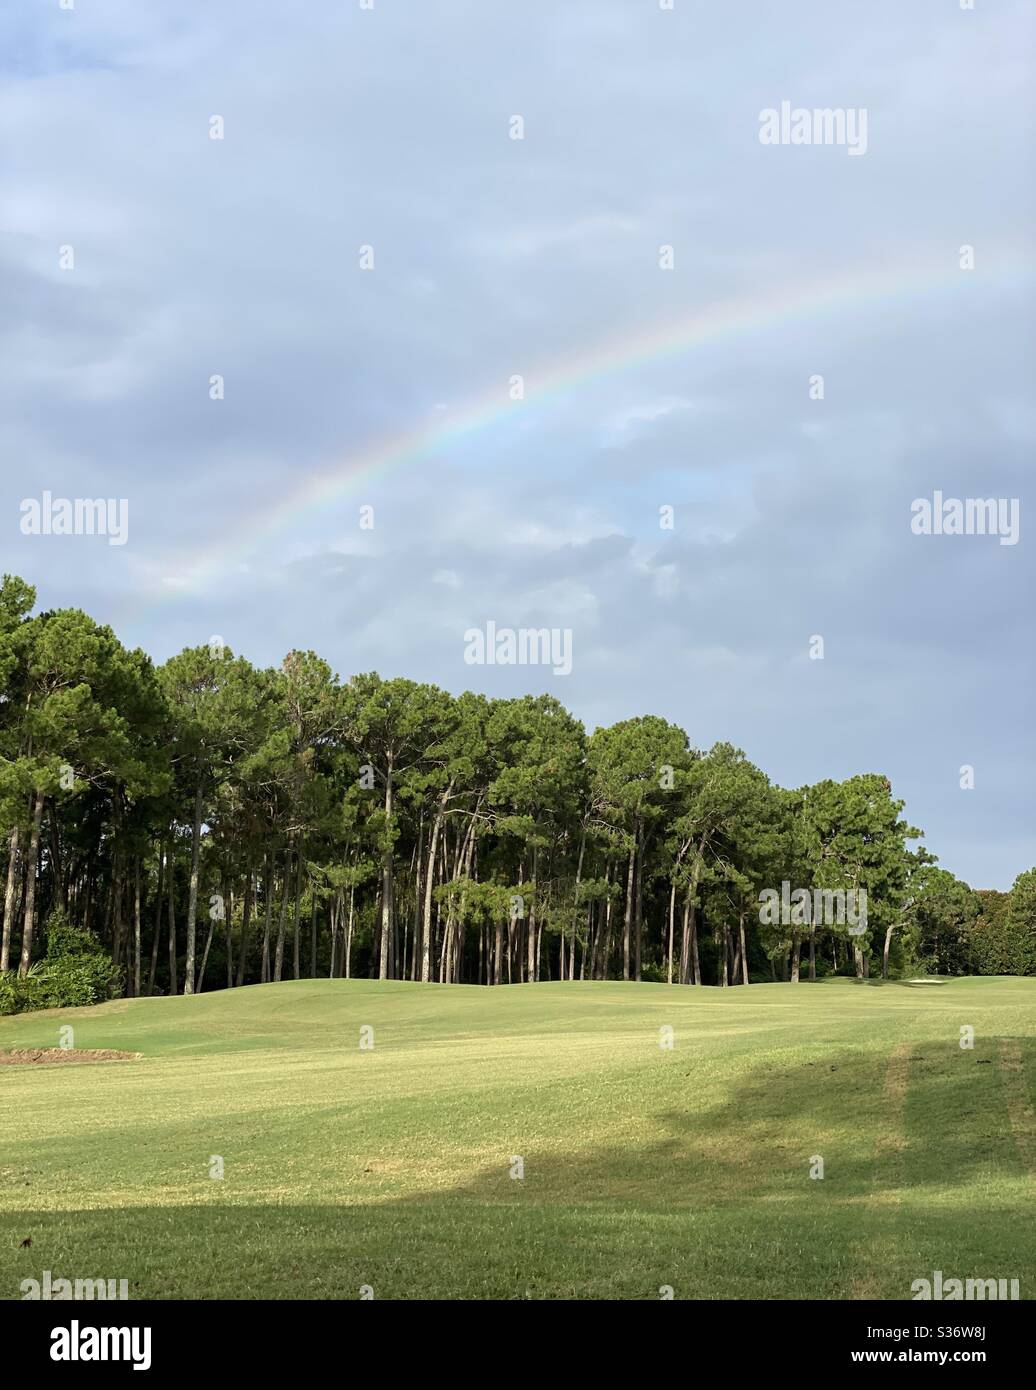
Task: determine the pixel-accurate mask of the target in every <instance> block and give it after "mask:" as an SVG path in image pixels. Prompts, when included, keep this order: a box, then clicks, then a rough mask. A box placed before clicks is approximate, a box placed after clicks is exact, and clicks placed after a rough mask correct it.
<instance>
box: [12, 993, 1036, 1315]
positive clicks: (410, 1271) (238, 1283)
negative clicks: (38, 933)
mask: <svg viewBox="0 0 1036 1390" xmlns="http://www.w3.org/2000/svg"><path fill="white" fill-rule="evenodd" d="M64 1024H71V1025H72V1026H73V1027H74V1029H75V1045H76V1047H82V1048H116V1049H120V1050H125V1051H130V1052H140V1053H142V1054H143V1058H142V1060H140V1061H119V1062H111V1063H104V1064H102V1063H97V1064H93V1065H83V1066H76V1065H50V1066H47V1065H35V1066H21V1067H19V1066H7V1067H0V1179H2V1181H0V1203H2V1206H0V1296H2V1297H7V1298H17V1297H20V1292H19V1284H20V1281H21V1280H22V1279H24V1278H28V1277H33V1278H37V1279H38V1278H40V1277H41V1274H42V1271H43V1270H45V1269H48V1270H50V1271H51V1272H52V1274H53V1275H54V1276H55V1277H57V1276H59V1275H60V1276H66V1277H71V1278H74V1277H77V1276H78V1277H90V1278H93V1277H97V1278H100V1277H105V1278H127V1279H129V1281H130V1285H131V1296H132V1297H136V1298H247V1297H276V1298H357V1297H359V1290H360V1287H361V1285H365V1284H369V1285H371V1286H372V1287H373V1289H374V1292H375V1297H377V1298H415V1297H431V1298H486V1297H492V1298H608V1297H614V1298H648V1299H654V1298H658V1297H659V1289H660V1287H661V1286H663V1285H671V1286H672V1287H673V1289H674V1291H675V1296H676V1297H677V1298H747V1297H761V1298H796V1297H806V1298H819V1299H825V1298H856V1297H878V1298H894V1299H902V1298H909V1297H910V1296H911V1290H910V1285H911V1281H912V1280H914V1279H918V1278H923V1277H928V1278H931V1276H932V1272H933V1271H934V1270H936V1269H939V1270H942V1271H943V1273H944V1275H945V1276H946V1277H954V1276H955V1277H962V1278H963V1277H968V1276H976V1277H978V1276H982V1277H1004V1278H1018V1279H1020V1280H1021V1291H1022V1297H1023V1298H1027V1297H1031V1296H1032V1291H1033V1288H1034V1286H1036V1270H1034V1263H1036V1259H1034V1255H1036V1244H1034V1240H1033V1225H1032V1210H1033V1208H1032V1198H1033V1175H1034V1170H1036V1129H1034V1122H1033V1108H1032V1076H1033V1067H1034V1062H1036V1046H1034V1042H1033V1038H1034V1034H1036V980H1023V979H961V980H953V981H945V982H938V981H933V982H928V983H917V984H911V983H901V984H895V983H893V984H886V985H882V984H880V983H860V984H857V983H854V982H851V981H843V980H839V981H828V982H822V983H819V984H814V985H808V984H802V985H799V986H798V987H794V986H791V985H753V986H751V987H749V988H747V989H745V988H737V989H729V990H726V991H721V990H719V989H703V988H697V989H695V988H683V989H681V988H675V987H674V988H668V987H665V986H659V985H633V984H626V985H624V984H540V985H525V986H514V987H509V988H500V989H480V988H477V987H470V986H452V987H450V986H435V985H430V986H429V985H425V986H422V985H415V984H406V983H396V982H385V983H378V982H374V981H352V982H347V981H340V980H335V981H317V980H313V981H302V982H298V983H290V984H281V985H261V986H253V987H251V988H247V989H241V990H234V991H230V992H222V993H219V994H211V995H202V996H200V997H196V998H193V999H184V998H162V999H151V1000H148V999H141V1000H122V1001H118V1002H116V1003H112V1004H106V1005H102V1006H100V1007H98V1008H94V1009H81V1010H62V1011H61V1012H59V1013H58V1012H51V1013H47V1014H29V1015H23V1016H20V1017H18V1018H13V1019H4V1020H0V1048H4V1049H6V1048H31V1047H48V1046H54V1045H55V1044H56V1043H57V1041H58V1028H59V1027H60V1026H62V1025H64ZM965 1024H969V1025H971V1026H972V1027H973V1028H974V1030H975V1047H974V1050H973V1051H967V1050H962V1049H961V1047H960V1046H959V1037H960V1028H961V1026H962V1025H965ZM361 1025H370V1026H372V1027H373V1029H374V1040H375V1046H374V1049H373V1050H372V1051H361V1050H360V1048H359V1038H360V1028H361ZM664 1025H669V1026H671V1027H672V1028H673V1030H674V1033H675V1045H674V1047H673V1049H672V1050H671V1051H667V1050H664V1049H663V1048H661V1047H660V1046H659V1036H660V1034H659V1030H660V1028H662V1027H663V1026H664ZM212 1155H220V1156H222V1158H223V1160H224V1163H225V1177H224V1178H223V1180H222V1181H216V1180H213V1179H211V1178H210V1177H209V1162H210V1157H211V1156H212ZM515 1155H521V1156H522V1157H523V1158H524V1161H525V1177H524V1180H523V1181H515V1180H512V1178H511V1177H510V1176H509V1168H510V1163H511V1159H512V1156H515ZM813 1155H820V1156H821V1157H822V1158H823V1161H824V1165H825V1176H824V1178H823V1180H822V1181H818V1180H811V1179H810V1177H809V1167H810V1159H811V1156H813ZM27 1238H31V1240H32V1244H31V1246H26V1247H25V1248H22V1247H21V1242H22V1241H23V1240H25V1239H27Z"/></svg>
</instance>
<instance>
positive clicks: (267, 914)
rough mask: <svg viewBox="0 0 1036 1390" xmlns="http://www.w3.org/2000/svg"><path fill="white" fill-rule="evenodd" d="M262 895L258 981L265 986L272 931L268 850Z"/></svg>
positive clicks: (268, 975)
mask: <svg viewBox="0 0 1036 1390" xmlns="http://www.w3.org/2000/svg"><path fill="white" fill-rule="evenodd" d="M263 894H264V896H265V898H266V905H265V908H264V919H265V925H264V927H263V958H262V965H261V966H260V972H259V979H260V982H261V983H262V984H264V985H265V984H269V982H270V933H271V932H272V930H273V859H272V856H271V854H270V851H269V850H267V851H266V855H265V857H264V860H263Z"/></svg>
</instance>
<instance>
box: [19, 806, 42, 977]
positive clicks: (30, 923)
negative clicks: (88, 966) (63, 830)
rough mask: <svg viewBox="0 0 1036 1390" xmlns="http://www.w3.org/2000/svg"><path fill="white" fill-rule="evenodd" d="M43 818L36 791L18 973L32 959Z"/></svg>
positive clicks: (26, 865)
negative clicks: (37, 872) (41, 822)
mask: <svg viewBox="0 0 1036 1390" xmlns="http://www.w3.org/2000/svg"><path fill="white" fill-rule="evenodd" d="M42 819H43V793H42V792H41V791H37V793H36V799H35V802H34V804H33V808H32V829H31V832H30V834H29V853H28V856H27V858H26V863H25V918H24V920H23V923H22V956H21V961H20V962H19V965H18V974H19V975H21V976H22V978H23V979H24V977H25V976H26V975H27V974H28V973H29V963H30V961H31V959H32V937H33V932H34V930H35V926H36V868H37V865H38V863H39V857H40V821H41V820H42Z"/></svg>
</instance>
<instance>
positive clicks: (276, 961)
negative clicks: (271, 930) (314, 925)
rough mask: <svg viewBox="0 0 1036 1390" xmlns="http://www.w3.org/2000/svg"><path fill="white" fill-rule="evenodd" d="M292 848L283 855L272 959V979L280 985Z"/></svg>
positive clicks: (289, 890) (289, 889)
mask: <svg viewBox="0 0 1036 1390" xmlns="http://www.w3.org/2000/svg"><path fill="white" fill-rule="evenodd" d="M292 852H293V851H292V846H291V844H289V845H288V848H287V850H286V851H285V853H284V880H283V883H282V884H281V915H280V920H279V922H278V923H277V948H276V950H275V951H274V958H273V978H274V981H275V983H277V984H280V981H281V973H282V971H283V969H284V931H285V928H286V927H287V924H288V894H289V893H290V892H291V859H292Z"/></svg>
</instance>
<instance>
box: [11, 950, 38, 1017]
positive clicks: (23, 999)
mask: <svg viewBox="0 0 1036 1390" xmlns="http://www.w3.org/2000/svg"><path fill="white" fill-rule="evenodd" d="M47 1007H48V1006H47V1004H46V1003H45V1002H44V991H43V968H42V966H41V964H40V962H39V961H37V962H36V964H35V965H31V966H30V967H29V973H28V975H26V976H25V978H24V979H21V978H19V976H18V974H17V972H16V971H14V970H5V971H4V973H3V974H2V975H0V1017H2V1016H3V1015H4V1014H23V1013H28V1012H29V1011H30V1010H31V1009H45V1008H47Z"/></svg>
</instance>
